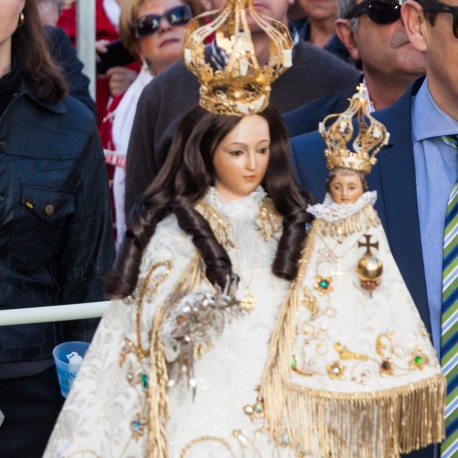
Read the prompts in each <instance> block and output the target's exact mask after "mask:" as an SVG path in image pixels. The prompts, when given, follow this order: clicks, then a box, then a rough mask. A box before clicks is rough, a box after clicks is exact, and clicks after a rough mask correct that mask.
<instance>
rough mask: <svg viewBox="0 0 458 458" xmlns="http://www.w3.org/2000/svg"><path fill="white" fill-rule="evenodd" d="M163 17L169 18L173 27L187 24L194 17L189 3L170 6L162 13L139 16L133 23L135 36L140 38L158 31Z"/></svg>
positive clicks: (168, 20)
mask: <svg viewBox="0 0 458 458" xmlns="http://www.w3.org/2000/svg"><path fill="white" fill-rule="evenodd" d="M162 18H164V19H167V22H168V23H169V24H170V25H171V26H173V27H178V26H180V25H185V24H187V23H188V22H189V21H190V20H191V19H192V12H191V8H190V7H189V5H180V6H175V7H174V8H170V9H169V10H167V11H165V12H164V14H161V15H159V14H147V15H146V16H142V17H139V18H137V19H136V20H135V21H134V25H133V28H134V34H135V38H136V39H137V40H138V39H139V38H142V37H146V36H148V35H152V34H153V33H156V32H157V31H158V30H159V28H160V27H161V20H162Z"/></svg>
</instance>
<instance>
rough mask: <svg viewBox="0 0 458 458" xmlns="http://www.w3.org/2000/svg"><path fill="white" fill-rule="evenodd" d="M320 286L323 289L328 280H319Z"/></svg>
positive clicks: (326, 285)
mask: <svg viewBox="0 0 458 458" xmlns="http://www.w3.org/2000/svg"><path fill="white" fill-rule="evenodd" d="M320 286H321V287H322V288H324V289H326V288H327V287H328V282H327V281H326V280H321V281H320Z"/></svg>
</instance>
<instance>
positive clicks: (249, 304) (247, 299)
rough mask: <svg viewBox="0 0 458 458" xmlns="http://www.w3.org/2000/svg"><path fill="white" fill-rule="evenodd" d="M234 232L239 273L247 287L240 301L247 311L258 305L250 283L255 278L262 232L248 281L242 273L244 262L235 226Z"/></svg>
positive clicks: (257, 241)
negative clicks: (241, 259) (242, 261)
mask: <svg viewBox="0 0 458 458" xmlns="http://www.w3.org/2000/svg"><path fill="white" fill-rule="evenodd" d="M232 232H233V234H234V242H233V245H234V246H233V250H234V251H235V256H236V258H237V270H238V275H239V277H240V280H241V281H242V283H243V286H244V288H245V294H244V296H243V297H242V299H241V301H240V307H241V308H242V309H243V310H245V311H247V312H251V311H252V310H254V309H255V308H256V305H257V302H256V298H255V297H254V296H253V294H252V293H251V289H250V285H251V281H252V280H253V273H254V268H255V267H256V260H257V257H258V249H259V239H260V238H261V234H260V233H259V232H258V236H257V237H256V246H255V249H254V256H253V261H252V263H251V270H250V276H249V279H248V281H245V278H244V276H243V275H242V263H241V261H240V251H239V249H238V247H237V244H236V238H237V237H236V234H235V230H234V228H232Z"/></svg>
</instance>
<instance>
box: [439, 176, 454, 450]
mask: <svg viewBox="0 0 458 458" xmlns="http://www.w3.org/2000/svg"><path fill="white" fill-rule="evenodd" d="M457 242H458V182H457V183H455V186H453V189H452V192H451V195H450V199H449V202H448V206H447V216H446V219H445V235H444V264H443V276H442V340H441V365H442V370H443V372H444V374H445V376H446V378H447V400H446V406H445V431H446V439H445V441H444V442H443V443H442V445H441V457H442V458H455V457H457V456H458V243H457Z"/></svg>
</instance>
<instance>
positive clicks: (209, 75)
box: [183, 0, 292, 116]
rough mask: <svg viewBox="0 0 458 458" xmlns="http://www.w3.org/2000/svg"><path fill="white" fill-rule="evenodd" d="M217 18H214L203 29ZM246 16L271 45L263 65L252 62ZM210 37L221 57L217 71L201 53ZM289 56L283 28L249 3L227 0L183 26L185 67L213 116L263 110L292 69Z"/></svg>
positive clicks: (289, 45) (289, 44)
mask: <svg viewBox="0 0 458 458" xmlns="http://www.w3.org/2000/svg"><path fill="white" fill-rule="evenodd" d="M216 13H219V14H218V15H217V16H216V18H214V19H213V20H212V21H211V22H209V23H207V24H205V23H204V24H203V25H201V22H202V21H203V20H206V19H207V20H208V18H209V17H212V16H215V14H216ZM247 14H249V16H251V18H252V21H253V22H254V23H256V24H257V27H259V28H260V29H261V30H262V31H263V32H264V33H265V34H266V35H267V36H268V37H269V39H270V41H271V46H270V49H269V58H268V61H267V63H266V64H265V65H260V64H259V62H258V59H257V57H256V53H255V49H254V45H253V42H252V38H251V30H250V27H249V25H248V19H247ZM200 25H201V26H200ZM213 36H214V40H215V45H216V46H217V48H219V50H220V51H222V52H223V53H224V55H225V60H226V62H225V65H224V67H222V68H215V65H213V64H212V63H211V62H210V61H209V59H208V56H207V54H208V53H206V52H205V51H206V46H207V45H206V39H207V38H209V37H213ZM291 53H292V40H291V36H290V34H289V32H288V29H287V27H285V25H284V24H282V23H281V22H279V21H276V20H274V19H271V18H268V17H266V16H263V15H261V14H259V13H257V12H256V10H255V9H254V7H253V1H252V0H228V2H227V3H226V6H225V7H224V8H222V9H221V10H220V11H218V12H216V11H211V12H208V13H204V14H202V15H200V16H198V17H196V18H195V19H193V20H192V21H191V22H190V23H189V24H188V26H187V32H186V36H185V39H184V44H183V58H184V62H185V65H186V66H187V67H188V69H189V70H190V71H191V72H193V73H194V74H195V75H196V76H197V78H199V80H200V83H201V88H200V105H201V106H202V107H203V108H205V109H206V110H208V111H211V112H212V113H216V114H226V115H237V116H243V115H245V114H251V113H257V112H259V111H262V110H263V109H264V108H265V107H266V106H267V104H268V103H269V96H270V91H271V84H272V82H273V81H274V80H275V79H277V78H278V77H279V76H280V75H281V74H282V73H283V72H284V71H286V70H287V69H288V68H289V67H291V65H292V54H291Z"/></svg>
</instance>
